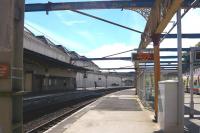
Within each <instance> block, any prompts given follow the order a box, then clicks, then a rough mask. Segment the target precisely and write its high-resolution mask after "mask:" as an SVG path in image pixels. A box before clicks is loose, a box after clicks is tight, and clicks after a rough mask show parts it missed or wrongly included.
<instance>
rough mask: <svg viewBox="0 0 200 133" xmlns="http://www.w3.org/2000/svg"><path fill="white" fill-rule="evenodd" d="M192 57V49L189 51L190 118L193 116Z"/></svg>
mask: <svg viewBox="0 0 200 133" xmlns="http://www.w3.org/2000/svg"><path fill="white" fill-rule="evenodd" d="M193 59H194V51H193V50H191V51H190V118H193V117H194V100H193Z"/></svg>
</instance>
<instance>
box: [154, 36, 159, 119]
mask: <svg viewBox="0 0 200 133" xmlns="http://www.w3.org/2000/svg"><path fill="white" fill-rule="evenodd" d="M152 41H153V46H154V80H155V98H154V99H155V100H154V110H155V121H156V122H157V120H158V82H159V81H160V34H154V35H153V36H152Z"/></svg>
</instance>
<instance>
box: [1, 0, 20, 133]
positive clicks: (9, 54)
mask: <svg viewBox="0 0 200 133" xmlns="http://www.w3.org/2000/svg"><path fill="white" fill-rule="evenodd" d="M0 16H1V18H3V19H1V21H0V40H1V41H0V65H1V67H0V69H1V68H3V69H1V70H0V71H1V72H0V73H1V74H0V115H1V116H0V132H1V133H22V132H23V99H22V90H23V31H24V0H1V4H0ZM2 74H3V75H4V76H2Z"/></svg>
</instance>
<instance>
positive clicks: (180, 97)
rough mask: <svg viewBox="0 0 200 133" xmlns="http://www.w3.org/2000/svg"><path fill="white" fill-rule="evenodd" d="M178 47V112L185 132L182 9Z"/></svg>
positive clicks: (178, 14)
mask: <svg viewBox="0 0 200 133" xmlns="http://www.w3.org/2000/svg"><path fill="white" fill-rule="evenodd" d="M176 16H177V44H178V46H177V48H178V51H177V52H178V54H177V55H178V92H177V93H178V96H177V102H178V109H177V112H176V114H177V115H178V117H177V118H178V132H179V133H183V132H184V89H183V79H182V76H183V75H182V36H181V32H182V29H181V28H182V27H181V9H179V10H178V11H177V14H176Z"/></svg>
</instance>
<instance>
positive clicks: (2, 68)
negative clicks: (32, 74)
mask: <svg viewBox="0 0 200 133" xmlns="http://www.w3.org/2000/svg"><path fill="white" fill-rule="evenodd" d="M8 73H9V67H8V65H7V64H0V78H7V77H8Z"/></svg>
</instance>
